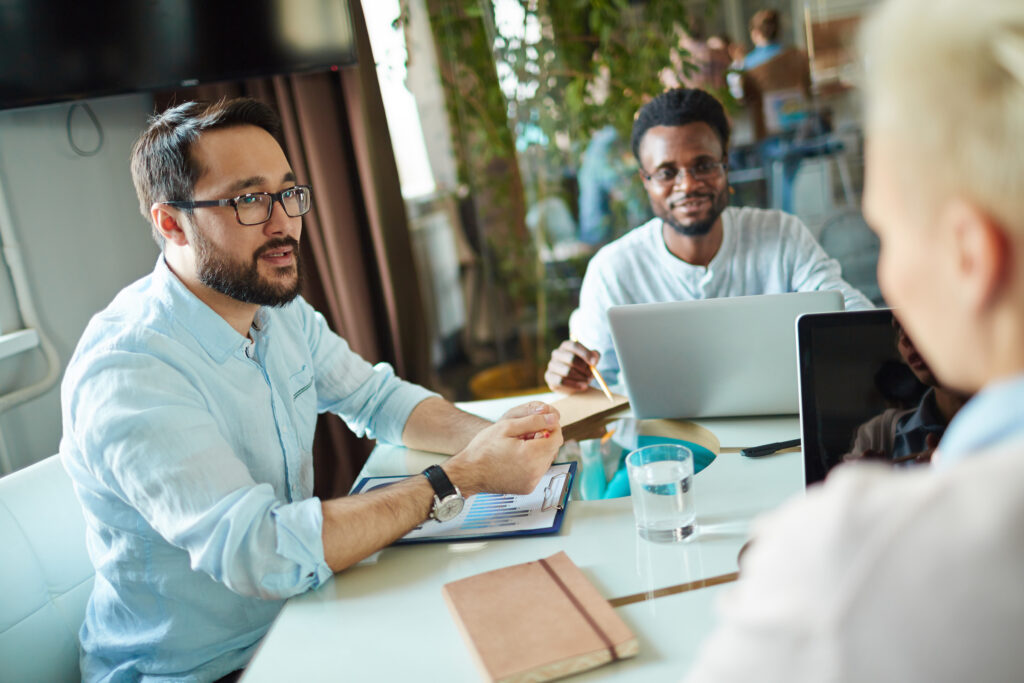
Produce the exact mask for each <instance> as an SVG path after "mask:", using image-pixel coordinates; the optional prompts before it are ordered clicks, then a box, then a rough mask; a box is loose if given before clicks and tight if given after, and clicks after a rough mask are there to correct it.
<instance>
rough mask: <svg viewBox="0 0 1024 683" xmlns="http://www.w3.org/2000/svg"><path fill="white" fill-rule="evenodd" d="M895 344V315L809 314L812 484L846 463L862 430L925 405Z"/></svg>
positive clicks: (805, 399) (804, 403)
mask: <svg viewBox="0 0 1024 683" xmlns="http://www.w3.org/2000/svg"><path fill="white" fill-rule="evenodd" d="M897 337H898V330H897V329H896V327H895V326H894V325H893V316H892V311H891V310H890V309H878V310H872V311H844V312H840V313H810V314H806V315H802V316H800V318H799V319H798V320H797V355H798V364H799V375H800V381H799V390H800V432H801V438H802V442H803V444H802V445H803V453H804V478H805V480H806V482H807V484H813V483H815V482H818V481H821V480H822V479H824V478H825V475H826V474H827V473H828V471H829V470H830V469H832V468H833V467H835V466H836V465H837V464H839V463H840V462H842V461H843V456H844V455H845V454H847V453H849V452H850V450H851V448H852V445H853V440H854V437H855V435H856V434H857V430H858V428H859V427H860V426H861V425H863V424H865V423H866V422H868V421H869V420H871V419H872V418H873V417H875V416H876V415H879V414H880V413H882V412H884V411H886V410H888V409H891V408H908V407H912V406H915V405H917V404H918V403H919V402H920V400H921V396H922V395H923V394H924V392H925V390H926V387H925V385H924V384H922V383H921V382H920V381H918V379H917V378H916V377H915V376H914V374H913V373H912V372H911V371H910V368H908V367H907V365H906V364H905V363H904V362H903V360H902V359H901V357H900V354H899V351H898V350H897V346H896V344H897Z"/></svg>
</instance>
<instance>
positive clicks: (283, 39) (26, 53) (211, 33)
mask: <svg viewBox="0 0 1024 683" xmlns="http://www.w3.org/2000/svg"><path fill="white" fill-rule="evenodd" d="M371 1H372V0H371ZM355 60H356V49H355V40H354V38H353V31H352V22H351V17H350V16H349V6H348V1H347V0H247V1H246V2H222V1H221V0H104V1H103V2H82V0H0V108H11V107H24V106H29V105H36V104H45V103H49V102H58V101H62V100H70V99H77V98H83V97H97V96H102V95H113V94H118V93H125V92H133V91H145V90H157V89H164V88H173V87H178V86H188V85H196V84H199V83H211V82H216V81H226V80H237V79H241V78H248V77H253V76H266V75H271V74H280V73H295V72H303V71H315V70H320V69H327V68H330V67H335V66H343V65H346V64H352V63H354V62H355Z"/></svg>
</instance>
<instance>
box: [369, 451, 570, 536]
mask: <svg viewBox="0 0 1024 683" xmlns="http://www.w3.org/2000/svg"><path fill="white" fill-rule="evenodd" d="M575 474H576V463H575V462H567V463H555V464H554V465H552V466H551V469H549V470H548V471H547V473H546V474H545V475H544V476H543V477H542V478H541V480H540V483H539V484H537V488H535V489H534V490H533V492H532V493H529V494H526V495H524V496H516V495H511V494H498V493H478V494H477V495H475V496H470V497H469V498H467V499H466V506H465V507H464V508H462V512H460V513H459V516H458V517H455V518H454V519H451V520H449V521H447V522H437V521H434V520H432V519H428V520H427V521H425V522H423V524H421V525H419V526H418V527H416V528H415V529H413V530H412V531H410V532H409V533H408V534H406V535H405V536H404V537H402V538H400V539H399V540H398V541H396V542H397V543H420V542H426V541H457V540H468V539H472V538H481V537H488V538H493V537H499V536H522V535H529V534H550V533H554V532H556V531H558V530H559V528H561V526H562V517H563V515H564V513H565V506H566V505H567V504H568V502H569V490H570V489H571V487H572V480H573V477H574V476H575ZM414 476H416V475H414ZM405 478H406V477H405V475H400V476H393V477H366V478H363V479H360V480H359V482H357V483H356V485H355V486H354V487H353V489H352V493H353V494H356V493H366V492H367V491H371V490H373V489H375V488H378V487H381V486H387V485H388V484H393V483H395V482H396V481H399V480H401V479H405Z"/></svg>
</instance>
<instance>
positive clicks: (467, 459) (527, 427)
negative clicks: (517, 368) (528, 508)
mask: <svg viewBox="0 0 1024 683" xmlns="http://www.w3.org/2000/svg"><path fill="white" fill-rule="evenodd" d="M510 415H511V416H510ZM561 445H562V428H561V427H560V426H559V424H558V411H557V410H555V409H554V408H552V407H551V406H549V405H547V404H545V403H541V402H539V401H535V402H533V403H528V404H526V405H525V406H518V407H516V408H513V409H512V410H510V411H509V413H507V414H506V415H505V416H504V417H502V418H501V419H500V420H498V421H497V422H495V423H494V424H493V425H491V426H489V427H487V428H486V429H483V430H482V431H481V432H480V433H479V434H477V435H476V436H475V437H474V438H473V440H472V441H470V442H469V445H468V446H466V447H465V448H464V449H463V450H461V451H460V452H458V453H456V454H455V455H453V456H452V457H451V458H450V459H449V460H448V461H447V462H445V463H444V464H442V467H443V468H444V470H445V472H446V473H447V474H448V477H449V478H450V479H451V480H452V482H453V483H454V484H455V485H456V486H458V487H459V490H461V491H462V495H464V496H467V497H468V496H471V495H473V494H475V493H481V492H487V493H514V494H526V493H530V492H531V491H533V489H534V488H536V486H537V483H538V482H539V481H540V479H541V477H542V476H544V473H545V472H547V471H548V468H549V467H551V463H552V462H553V461H554V459H555V455H556V454H557V453H558V449H559V447H560V446H561Z"/></svg>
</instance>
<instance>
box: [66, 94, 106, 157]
mask: <svg viewBox="0 0 1024 683" xmlns="http://www.w3.org/2000/svg"><path fill="white" fill-rule="evenodd" d="M79 108H81V109H82V111H84V112H85V113H86V114H87V115H88V116H89V120H90V121H92V125H93V126H95V127H96V135H97V136H99V140H98V141H97V142H96V147H95V148H94V149H88V150H87V149H82V148H81V147H79V146H78V145H77V144H75V136H74V134H73V133H72V132H71V119H72V117H74V115H75V110H76V109H79ZM66 128H67V133H68V144H69V145H71V149H72V150H73V151H74V152H75V154H77V155H78V156H80V157H91V156H95V155H96V154H98V153H99V151H100V149H102V148H103V126H101V125H100V120H99V119H98V118H96V113H95V112H94V111H93V110H92V107H90V106H89V104H88V102H75V103H74V104H72V105H71V106H70V107H69V108H68V118H67V123H66Z"/></svg>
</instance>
